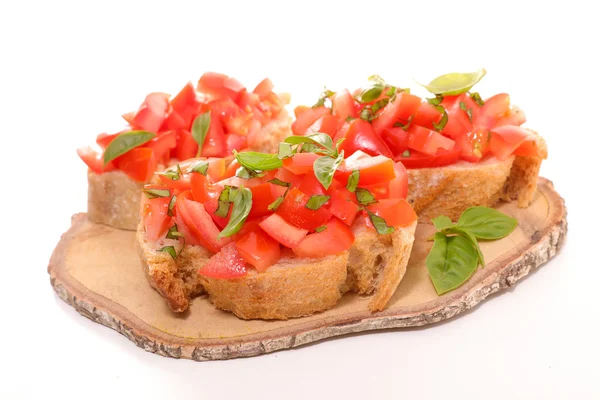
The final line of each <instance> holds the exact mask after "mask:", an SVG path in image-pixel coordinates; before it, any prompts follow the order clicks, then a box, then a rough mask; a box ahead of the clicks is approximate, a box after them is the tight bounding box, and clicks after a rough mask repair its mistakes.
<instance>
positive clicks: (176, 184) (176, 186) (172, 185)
mask: <svg viewBox="0 0 600 400" xmlns="http://www.w3.org/2000/svg"><path fill="white" fill-rule="evenodd" d="M192 175H193V174H183V176H180V177H179V179H177V180H172V179H171V178H169V177H168V176H165V175H162V174H160V175H158V179H160V181H161V183H162V184H163V185H165V186H166V187H168V188H169V189H173V190H175V192H177V193H179V192H182V191H184V190H190V189H191V188H192V183H191V176H192Z"/></svg>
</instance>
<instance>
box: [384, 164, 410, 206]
mask: <svg viewBox="0 0 600 400" xmlns="http://www.w3.org/2000/svg"><path fill="white" fill-rule="evenodd" d="M394 174H395V175H396V177H395V178H394V179H392V180H391V181H390V183H389V186H388V189H389V190H388V196H389V198H390V199H406V196H407V195H408V172H407V171H406V167H404V165H403V164H402V163H401V162H397V163H394Z"/></svg>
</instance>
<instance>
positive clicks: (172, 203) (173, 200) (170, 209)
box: [167, 195, 177, 217]
mask: <svg viewBox="0 0 600 400" xmlns="http://www.w3.org/2000/svg"><path fill="white" fill-rule="evenodd" d="M176 202H177V196H175V195H173V197H171V201H169V207H168V208H167V215H168V216H169V217H172V216H173V208H174V207H175V203H176Z"/></svg>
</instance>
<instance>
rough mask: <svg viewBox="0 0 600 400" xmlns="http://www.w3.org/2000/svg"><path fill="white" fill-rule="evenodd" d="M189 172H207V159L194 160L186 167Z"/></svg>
mask: <svg viewBox="0 0 600 400" xmlns="http://www.w3.org/2000/svg"><path fill="white" fill-rule="evenodd" d="M188 171H189V172H198V173H200V174H202V175H206V173H207V172H208V161H202V160H198V161H194V163H193V164H192V165H190V166H189V167H188Z"/></svg>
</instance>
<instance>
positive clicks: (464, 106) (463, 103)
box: [458, 101, 467, 111]
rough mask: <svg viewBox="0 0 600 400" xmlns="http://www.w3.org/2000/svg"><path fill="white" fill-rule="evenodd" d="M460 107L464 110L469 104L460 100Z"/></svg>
mask: <svg viewBox="0 0 600 400" xmlns="http://www.w3.org/2000/svg"><path fill="white" fill-rule="evenodd" d="M458 107H459V108H460V109H461V110H463V111H467V105H466V104H465V102H464V101H461V102H459V103H458Z"/></svg>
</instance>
